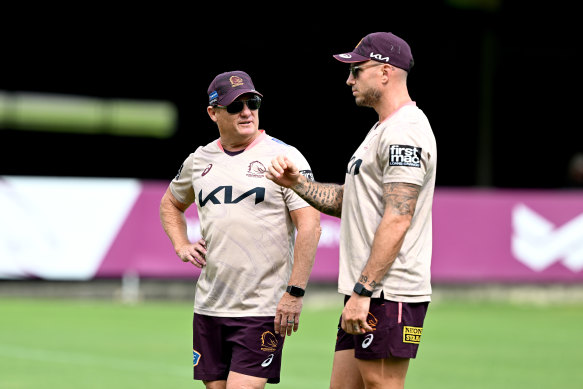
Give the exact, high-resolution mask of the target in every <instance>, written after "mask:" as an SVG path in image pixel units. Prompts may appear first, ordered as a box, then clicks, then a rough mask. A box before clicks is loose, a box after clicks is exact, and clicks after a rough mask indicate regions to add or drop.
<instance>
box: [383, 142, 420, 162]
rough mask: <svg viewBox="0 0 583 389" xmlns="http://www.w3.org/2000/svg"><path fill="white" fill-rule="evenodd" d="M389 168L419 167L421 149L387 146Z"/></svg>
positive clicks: (405, 146)
mask: <svg viewBox="0 0 583 389" xmlns="http://www.w3.org/2000/svg"><path fill="white" fill-rule="evenodd" d="M389 157H390V159H389V166H410V167H421V147H415V146H407V145H391V146H389Z"/></svg>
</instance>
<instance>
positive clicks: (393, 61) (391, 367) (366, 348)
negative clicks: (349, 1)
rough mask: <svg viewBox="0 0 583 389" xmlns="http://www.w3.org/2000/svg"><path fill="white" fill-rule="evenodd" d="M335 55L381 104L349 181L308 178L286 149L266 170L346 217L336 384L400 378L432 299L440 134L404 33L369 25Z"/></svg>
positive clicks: (398, 383) (354, 87)
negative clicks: (416, 88)
mask: <svg viewBox="0 0 583 389" xmlns="http://www.w3.org/2000/svg"><path fill="white" fill-rule="evenodd" d="M334 57H335V58H336V59H337V60H339V61H341V62H345V63H349V64H350V74H349V76H348V79H347V81H346V83H347V84H348V86H350V88H351V91H352V95H353V96H354V99H355V101H356V104H357V105H358V106H364V107H371V108H373V109H374V110H375V111H376V113H377V114H378V122H377V123H375V124H374V125H373V127H372V128H371V129H370V130H369V132H368V134H367V135H366V137H365V138H364V141H362V143H361V144H360V146H359V147H358V148H357V149H356V151H355V152H354V154H353V156H352V158H351V159H350V161H349V162H348V166H347V167H346V176H345V182H344V185H336V184H321V183H318V182H312V181H308V180H306V179H305V178H304V177H302V176H301V174H299V168H298V166H297V165H296V161H294V160H293V159H291V158H289V157H286V156H278V157H277V158H276V159H274V160H273V161H272V166H270V167H269V168H268V169H269V174H268V178H270V179H272V180H273V181H274V182H276V183H278V184H280V185H282V186H285V187H289V188H292V189H293V190H294V191H295V192H296V193H298V194H299V195H300V196H301V197H302V198H303V199H305V200H306V201H307V202H308V203H310V204H311V205H312V206H314V207H315V208H316V209H318V210H320V211H322V212H324V213H327V214H329V215H333V216H337V217H341V222H340V272H339V278H338V291H339V293H341V294H343V295H345V298H344V304H345V306H344V310H343V311H342V316H341V317H340V322H339V325H338V336H337V341H336V352H335V355H334V365H333V368H332V380H331V385H330V386H331V388H346V389H358V388H403V387H404V384H405V377H406V374H407V370H408V367H409V360H410V358H415V356H416V354H417V349H418V347H419V343H420V341H421V335H422V332H423V321H424V318H425V314H426V311H427V307H428V304H429V301H430V300H431V284H430V264H431V246H432V231H431V209H432V203H433V191H434V187H435V172H436V161H437V149H436V142H435V137H434V135H433V132H432V130H431V126H430V125H429V122H428V120H427V118H426V117H425V114H424V113H423V112H422V111H421V110H420V109H419V108H418V107H417V106H416V104H415V102H414V101H412V99H411V97H410V96H409V92H408V88H407V76H408V73H409V71H410V70H411V67H412V66H413V56H412V55H411V49H410V47H409V45H408V44H407V43H406V42H405V41H404V40H403V39H401V38H399V37H397V36H396V35H394V34H392V33H387V32H377V33H372V34H369V35H367V36H366V37H364V38H363V39H362V40H361V41H360V43H359V44H358V45H357V46H356V48H355V49H354V50H353V51H351V52H348V53H343V54H338V55H335V56H334ZM346 133H347V134H355V133H357V131H356V130H354V129H350V131H346ZM349 137H353V135H350V136H349ZM354 140H355V139H354ZM347 141H349V142H351V140H350V139H347Z"/></svg>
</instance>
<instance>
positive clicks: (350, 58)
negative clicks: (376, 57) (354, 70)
mask: <svg viewBox="0 0 583 389" xmlns="http://www.w3.org/2000/svg"><path fill="white" fill-rule="evenodd" d="M333 57H334V58H336V59H337V60H338V61H340V62H344V63H354V62H363V61H368V60H369V59H370V58H367V57H365V56H364V55H360V54H356V53H344V54H336V55H333Z"/></svg>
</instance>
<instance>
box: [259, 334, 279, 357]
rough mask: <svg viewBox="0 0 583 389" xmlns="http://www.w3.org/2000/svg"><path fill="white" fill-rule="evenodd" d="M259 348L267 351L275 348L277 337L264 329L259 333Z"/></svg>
mask: <svg viewBox="0 0 583 389" xmlns="http://www.w3.org/2000/svg"><path fill="white" fill-rule="evenodd" d="M261 350H262V351H269V352H273V351H275V350H277V338H276V337H275V335H273V333H271V331H265V332H264V333H263V334H261Z"/></svg>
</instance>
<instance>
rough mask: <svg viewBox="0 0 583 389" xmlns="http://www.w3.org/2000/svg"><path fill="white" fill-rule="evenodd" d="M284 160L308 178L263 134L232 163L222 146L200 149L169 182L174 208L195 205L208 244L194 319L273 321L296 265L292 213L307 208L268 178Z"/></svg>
mask: <svg viewBox="0 0 583 389" xmlns="http://www.w3.org/2000/svg"><path fill="white" fill-rule="evenodd" d="M281 154H283V155H286V156H287V157H288V158H289V159H290V160H292V161H293V162H294V163H295V164H296V165H297V166H298V168H299V169H300V171H302V173H303V174H304V175H305V176H307V177H311V174H312V173H311V169H310V166H309V165H308V162H307V161H306V159H305V158H304V157H303V156H302V154H301V153H300V152H299V151H298V150H297V149H296V148H295V147H292V146H289V145H287V144H285V143H283V142H281V141H280V140H278V139H276V138H273V137H271V136H269V135H267V134H266V133H264V132H262V134H261V135H260V136H259V137H258V138H257V139H256V140H255V141H254V142H253V143H252V144H251V145H249V146H248V147H247V148H246V149H245V151H243V152H242V153H240V154H238V155H235V156H229V155H228V154H226V153H225V152H224V150H223V148H222V146H221V144H220V142H219V140H216V141H214V142H211V143H209V144H208V145H206V146H204V147H198V148H197V150H196V151H195V152H194V153H192V154H190V155H189V156H188V158H186V160H185V161H184V163H183V165H182V167H181V168H180V171H179V173H178V175H177V176H176V178H175V179H174V180H173V181H172V182H171V184H170V190H171V191H172V194H173V195H174V197H176V199H177V200H178V201H180V202H182V203H185V204H192V203H193V202H196V206H197V208H198V215H199V219H200V225H201V233H202V237H203V238H204V239H205V240H206V244H207V255H206V262H207V265H206V266H205V267H204V268H203V269H202V272H201V274H200V277H199V279H198V281H197V283H196V292H195V301H194V311H195V312H196V313H199V314H202V315H211V316H222V317H239V316H273V315H275V310H276V308H277V304H278V302H279V300H280V299H281V297H282V295H283V293H284V292H285V288H286V286H287V282H288V280H289V277H290V274H291V269H292V264H293V251H294V236H295V227H294V225H293V223H292V219H291V217H290V215H289V211H293V210H296V209H299V208H303V207H308V206H309V205H308V203H306V202H305V201H304V200H302V199H301V198H300V197H299V196H298V195H297V194H295V193H294V192H293V191H292V190H291V189H286V188H283V187H281V186H279V185H277V184H275V183H273V182H272V181H270V180H269V179H267V178H265V173H266V171H267V167H268V166H269V165H270V163H271V160H272V159H273V158H275V157H276V156H278V155H281ZM312 179H313V177H312Z"/></svg>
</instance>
